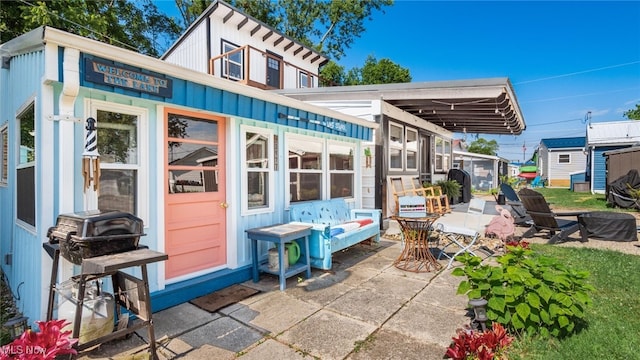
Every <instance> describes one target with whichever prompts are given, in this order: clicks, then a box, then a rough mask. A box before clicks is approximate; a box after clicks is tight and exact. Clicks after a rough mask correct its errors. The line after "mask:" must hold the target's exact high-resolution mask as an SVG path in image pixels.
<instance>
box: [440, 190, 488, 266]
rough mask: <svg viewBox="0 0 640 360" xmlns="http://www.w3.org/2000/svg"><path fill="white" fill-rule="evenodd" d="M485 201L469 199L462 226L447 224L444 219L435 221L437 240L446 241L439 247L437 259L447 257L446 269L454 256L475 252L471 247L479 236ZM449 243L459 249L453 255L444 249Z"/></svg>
mask: <svg viewBox="0 0 640 360" xmlns="http://www.w3.org/2000/svg"><path fill="white" fill-rule="evenodd" d="M485 203H486V201H485V200H482V199H478V198H472V199H471V201H469V209H468V210H467V214H466V215H465V219H464V224H463V225H462V226H459V225H453V224H450V223H449V224H448V223H447V222H444V221H442V222H441V221H439V222H438V223H436V226H435V228H436V231H438V232H439V233H440V234H439V235H440V236H439V237H438V242H439V241H440V239H442V238H444V240H445V241H446V242H447V244H446V245H445V246H444V247H443V248H442V249H440V254H438V260H440V259H441V258H442V256H445V257H446V258H448V259H449V263H448V264H447V269H448V268H450V267H451V264H452V263H453V260H455V258H456V256H458V255H460V254H462V253H463V252H468V253H469V254H471V255H475V253H474V252H473V251H472V250H471V247H472V246H473V245H474V244H475V242H476V240H478V238H479V237H480V233H481V232H480V231H478V230H477V228H478V227H479V225H480V220H481V218H482V214H483V213H484V206H485ZM472 219H475V221H472ZM472 226H473V227H472ZM451 245H455V246H456V247H458V248H459V250H458V251H457V252H456V253H455V254H453V255H449V254H448V253H447V252H446V251H445V250H446V249H447V248H448V247H449V246H451Z"/></svg>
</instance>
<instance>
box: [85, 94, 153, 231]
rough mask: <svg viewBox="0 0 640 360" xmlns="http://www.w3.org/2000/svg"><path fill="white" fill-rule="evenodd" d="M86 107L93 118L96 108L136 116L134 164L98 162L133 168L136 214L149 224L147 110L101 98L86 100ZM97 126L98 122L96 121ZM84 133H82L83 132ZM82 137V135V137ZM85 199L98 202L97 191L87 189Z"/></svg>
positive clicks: (103, 165) (109, 165)
mask: <svg viewBox="0 0 640 360" xmlns="http://www.w3.org/2000/svg"><path fill="white" fill-rule="evenodd" d="M86 108H87V109H89V114H88V115H87V116H91V117H93V118H94V119H97V118H98V110H100V111H107V112H116V113H125V114H127V115H133V116H137V117H138V122H137V123H138V124H137V129H136V130H137V131H136V135H137V137H138V138H137V139H136V144H137V152H138V153H137V156H136V158H137V163H136V164H120V163H106V162H100V168H101V169H117V170H135V171H136V173H137V182H136V214H134V215H136V216H137V217H139V218H141V219H142V220H143V222H144V223H145V224H149V193H148V191H149V190H148V189H149V186H148V184H149V175H148V172H149V170H148V167H149V165H148V157H147V153H148V152H149V151H148V149H149V136H148V132H149V111H148V110H147V109H145V108H139V107H134V106H129V105H122V104H116V103H112V102H106V101H101V100H91V99H87V100H86ZM97 126H98V127H99V126H100V124H99V123H98V124H97ZM83 134H84V133H83ZM83 139H84V137H83ZM85 197H86V198H87V199H85V200H86V201H88V202H89V203H93V204H96V205H97V204H98V194H97V192H93V191H87V192H85Z"/></svg>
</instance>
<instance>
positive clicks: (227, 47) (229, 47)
mask: <svg viewBox="0 0 640 360" xmlns="http://www.w3.org/2000/svg"><path fill="white" fill-rule="evenodd" d="M239 48H240V46H238V45H236V44H234V43H231V42H229V41H226V40H222V54H226V53H228V52H230V51H233V50H237V49H239ZM235 54H239V56H240V62H238V61H234V60H232V59H231V58H232V57H233V56H235ZM227 62H228V63H229V64H232V65H237V66H238V67H240V76H239V77H238V76H232V75H229V74H228V72H227ZM221 73H222V76H223V77H225V78H228V79H233V80H238V81H242V80H243V79H244V51H240V52H237V53H234V55H232V56H223V57H222V72H221Z"/></svg>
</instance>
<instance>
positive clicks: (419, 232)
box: [393, 214, 442, 272]
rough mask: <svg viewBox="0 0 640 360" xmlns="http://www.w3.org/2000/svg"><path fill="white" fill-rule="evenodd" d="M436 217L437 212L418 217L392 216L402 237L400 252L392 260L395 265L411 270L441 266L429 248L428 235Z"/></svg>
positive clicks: (430, 269)
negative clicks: (402, 243) (402, 244)
mask: <svg viewBox="0 0 640 360" xmlns="http://www.w3.org/2000/svg"><path fill="white" fill-rule="evenodd" d="M438 217H439V216H438V215H437V214H427V216H426V217H420V218H409V217H393V219H394V220H396V221H397V222H398V225H400V231H402V238H403V239H404V246H403V248H402V253H400V256H398V258H397V259H396V260H395V261H394V262H393V265H394V266H395V267H397V268H398V269H400V270H406V271H412V272H430V271H433V270H439V269H441V268H442V265H440V263H439V262H438V260H436V258H435V257H434V256H433V254H432V253H431V249H429V235H430V234H431V230H432V229H431V228H432V225H433V222H434V221H436V220H437V219H438Z"/></svg>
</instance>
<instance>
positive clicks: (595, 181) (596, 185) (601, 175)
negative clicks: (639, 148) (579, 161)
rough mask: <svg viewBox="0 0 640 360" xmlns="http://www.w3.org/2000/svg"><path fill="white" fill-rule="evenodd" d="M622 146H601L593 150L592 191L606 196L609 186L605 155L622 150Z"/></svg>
mask: <svg viewBox="0 0 640 360" xmlns="http://www.w3.org/2000/svg"><path fill="white" fill-rule="evenodd" d="M620 148H621V147H620V146H599V147H596V148H595V149H593V150H592V154H593V158H592V165H591V166H592V173H591V191H592V192H594V193H597V194H604V192H605V190H606V185H607V166H606V161H605V160H606V158H605V156H604V153H605V152H607V151H611V150H616V149H620Z"/></svg>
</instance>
